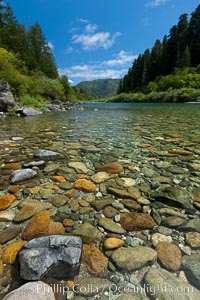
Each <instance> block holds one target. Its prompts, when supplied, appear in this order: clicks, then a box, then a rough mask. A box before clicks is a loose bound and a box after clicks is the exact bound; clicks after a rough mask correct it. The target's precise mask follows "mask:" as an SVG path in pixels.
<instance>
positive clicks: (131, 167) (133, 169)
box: [128, 166, 139, 172]
mask: <svg viewBox="0 0 200 300" xmlns="http://www.w3.org/2000/svg"><path fill="white" fill-rule="evenodd" d="M128 169H129V170H130V171H137V172H138V171H139V169H138V167H136V166H128Z"/></svg>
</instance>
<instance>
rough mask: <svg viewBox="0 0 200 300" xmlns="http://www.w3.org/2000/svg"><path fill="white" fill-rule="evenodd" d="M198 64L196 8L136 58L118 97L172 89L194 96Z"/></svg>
mask: <svg viewBox="0 0 200 300" xmlns="http://www.w3.org/2000/svg"><path fill="white" fill-rule="evenodd" d="M199 64H200V5H199V6H198V7H197V8H196V10H195V11H194V12H193V13H192V15H191V17H190V18H189V17H188V15H187V14H182V15H181V16H180V17H179V21H178V24H177V25H174V26H172V27H171V29H170V31H169V35H165V36H164V37H163V40H162V41H160V40H156V41H155V43H154V45H153V47H152V48H151V49H146V50H145V51H144V53H142V54H140V55H139V56H138V58H137V59H136V60H135V61H134V62H133V64H132V67H131V68H130V69H129V70H128V73H127V74H126V75H125V76H124V78H123V79H121V81H120V85H119V90H118V93H129V92H143V93H145V94H147V93H151V92H156V91H157V92H161V91H162V92H164V91H168V90H169V91H170V92H171V90H174V89H187V91H186V90H184V91H183V92H184V93H190V92H194V89H198V88H199V87H200V67H198V66H199ZM198 97H199V96H198ZM150 101H151V99H150Z"/></svg>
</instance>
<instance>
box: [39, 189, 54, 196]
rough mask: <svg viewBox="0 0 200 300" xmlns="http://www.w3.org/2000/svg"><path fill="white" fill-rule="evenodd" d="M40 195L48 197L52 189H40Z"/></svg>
mask: <svg viewBox="0 0 200 300" xmlns="http://www.w3.org/2000/svg"><path fill="white" fill-rule="evenodd" d="M40 195H41V197H42V199H49V198H50V197H51V196H52V190H50V189H43V188H42V189H40Z"/></svg>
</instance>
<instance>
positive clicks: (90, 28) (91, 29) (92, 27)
mask: <svg viewBox="0 0 200 300" xmlns="http://www.w3.org/2000/svg"><path fill="white" fill-rule="evenodd" d="M97 29H98V26H97V24H88V25H86V26H85V31H86V32H95V31H96V30H97Z"/></svg>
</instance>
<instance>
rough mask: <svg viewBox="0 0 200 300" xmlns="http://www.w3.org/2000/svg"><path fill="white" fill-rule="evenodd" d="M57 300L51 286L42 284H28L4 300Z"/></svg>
mask: <svg viewBox="0 0 200 300" xmlns="http://www.w3.org/2000/svg"><path fill="white" fill-rule="evenodd" d="M27 299H29V300H56V298H55V296H54V292H53V289H52V287H51V286H50V285H48V284H46V283H44V282H42V281H35V282H28V283H26V284H24V285H22V286H21V287H19V288H18V289H16V290H13V291H12V292H10V293H8V294H7V295H6V296H5V297H4V298H3V299H2V300H27Z"/></svg>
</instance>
